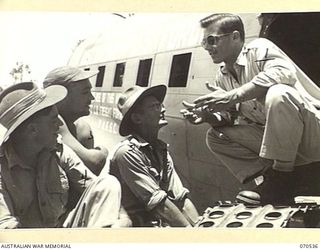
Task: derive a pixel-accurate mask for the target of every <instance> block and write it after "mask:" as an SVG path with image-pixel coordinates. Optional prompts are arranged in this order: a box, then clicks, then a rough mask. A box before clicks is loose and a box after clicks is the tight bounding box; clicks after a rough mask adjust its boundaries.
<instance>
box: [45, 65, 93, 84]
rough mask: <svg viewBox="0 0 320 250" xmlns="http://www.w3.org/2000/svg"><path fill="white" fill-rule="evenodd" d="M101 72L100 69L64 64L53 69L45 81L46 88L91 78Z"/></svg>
mask: <svg viewBox="0 0 320 250" xmlns="http://www.w3.org/2000/svg"><path fill="white" fill-rule="evenodd" d="M98 73H99V71H98V70H84V69H81V68H77V67H73V66H62V67H58V68H55V69H53V70H51V71H50V72H49V73H48V74H47V76H46V77H45V79H44V81H43V86H44V87H45V88H46V87H48V86H51V85H57V84H59V85H65V86H66V85H67V84H68V83H71V82H77V81H81V80H85V79H89V78H91V77H93V76H95V75H97V74H98Z"/></svg>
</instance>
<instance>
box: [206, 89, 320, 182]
mask: <svg viewBox="0 0 320 250" xmlns="http://www.w3.org/2000/svg"><path fill="white" fill-rule="evenodd" d="M264 106H265V114H266V124H265V125H259V124H254V123H252V124H247V125H234V126H225V127H217V128H211V129H209V130H208V132H207V136H206V143H207V146H208V148H209V149H210V151H211V152H212V153H213V154H214V155H215V156H216V157H217V158H218V159H219V160H220V161H221V162H222V163H223V164H224V165H225V166H226V167H227V168H228V169H229V170H230V171H231V173H232V174H233V175H234V176H235V177H236V178H237V179H238V180H239V181H240V182H241V183H245V182H246V181H247V180H251V179H252V176H255V175H257V174H258V173H259V172H261V171H263V170H264V169H265V168H267V167H270V166H272V167H273V168H274V169H275V170H278V171H284V172H292V171H293V170H294V168H296V167H297V166H302V165H306V164H309V163H311V162H316V161H320V147H319V138H320V112H319V111H318V110H317V109H316V108H315V107H314V106H313V105H312V104H311V102H309V101H308V100H307V99H306V98H304V97H303V96H301V95H300V94H299V92H298V91H297V90H296V89H295V88H293V87H291V86H288V85H285V84H277V85H273V86H272V87H270V88H269V90H268V92H267V94H266V97H265V103H264ZM275 161H281V162H286V164H282V165H281V164H274V162H275Z"/></svg>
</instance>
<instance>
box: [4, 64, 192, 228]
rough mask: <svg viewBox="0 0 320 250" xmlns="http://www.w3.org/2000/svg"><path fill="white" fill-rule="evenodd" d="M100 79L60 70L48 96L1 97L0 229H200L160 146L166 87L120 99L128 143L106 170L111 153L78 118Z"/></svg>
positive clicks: (37, 92) (25, 90) (47, 83)
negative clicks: (93, 82) (96, 144)
mask: <svg viewBox="0 0 320 250" xmlns="http://www.w3.org/2000/svg"><path fill="white" fill-rule="evenodd" d="M97 73H98V72H96V71H84V70H82V69H79V68H76V67H71V66H63V67H59V68H56V69H54V70H52V71H51V72H50V73H49V74H48V75H47V77H46V78H45V80H44V89H42V88H39V87H37V86H36V85H35V84H34V83H32V82H23V83H18V84H15V85H12V86H10V87H8V88H7V89H5V90H3V91H2V93H1V95H0V114H1V115H0V123H1V125H2V126H3V130H4V131H5V132H4V133H3V135H2V136H1V155H0V157H1V158H0V159H1V181H0V183H1V187H0V192H1V194H0V195H1V196H0V227H1V228H31V227H32V228H42V227H45V228H49V227H99V228H103V227H129V226H192V225H194V224H195V222H196V220H197V218H198V213H197V211H196V208H195V206H194V205H193V203H192V202H191V201H190V199H189V198H188V193H189V191H188V189H186V188H185V187H183V185H182V183H181V180H180V178H179V176H178V175H177V173H176V171H175V169H174V166H173V161H172V158H171V157H170V155H169V153H168V151H167V145H166V144H165V143H164V142H162V141H160V140H159V139H158V131H159V129H160V128H161V127H162V126H164V125H166V124H167V122H166V120H165V119H164V109H163V107H162V102H163V99H164V97H165V94H166V87H165V86H164V85H160V86H155V87H151V88H148V89H144V88H142V87H139V86H135V87H132V88H130V89H128V90H127V91H126V92H124V93H123V95H122V96H121V97H120V99H119V102H118V107H119V110H120V111H121V113H122V114H123V119H122V121H121V124H120V130H119V132H120V134H121V135H122V136H129V137H128V138H127V140H125V141H123V142H122V143H121V145H118V146H117V152H116V153H115V154H114V157H113V159H111V164H107V165H106V157H107V155H108V151H107V150H106V149H104V148H103V147H96V148H94V140H93V136H92V131H91V128H90V126H89V124H87V123H86V122H85V121H84V120H81V119H80V120H79V118H80V117H82V116H86V115H89V105H90V104H91V101H92V100H93V99H94V98H93V96H92V93H91V84H90V81H89V78H90V77H92V76H94V75H96V74H97ZM109 165H110V169H111V170H110V172H111V174H113V175H114V176H112V175H110V174H109V173H108V172H109V171H108V169H109ZM105 166H106V167H105ZM115 176H116V177H117V178H116V177H115ZM120 184H121V185H120Z"/></svg>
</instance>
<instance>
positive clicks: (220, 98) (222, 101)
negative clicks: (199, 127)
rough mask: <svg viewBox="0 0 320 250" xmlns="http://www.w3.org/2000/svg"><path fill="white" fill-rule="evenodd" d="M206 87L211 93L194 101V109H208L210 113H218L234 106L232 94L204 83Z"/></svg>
mask: <svg viewBox="0 0 320 250" xmlns="http://www.w3.org/2000/svg"><path fill="white" fill-rule="evenodd" d="M206 86H207V88H208V89H210V90H211V91H213V92H212V93H210V94H207V95H204V96H200V97H198V98H197V99H195V100H194V103H195V107H196V108H199V107H202V108H204V109H206V108H209V109H210V111H212V112H218V111H223V110H226V109H228V108H229V107H231V106H232V105H233V104H234V103H233V101H234V94H233V92H228V91H225V90H223V89H221V88H219V87H215V86H212V85H210V84H209V83H206Z"/></svg>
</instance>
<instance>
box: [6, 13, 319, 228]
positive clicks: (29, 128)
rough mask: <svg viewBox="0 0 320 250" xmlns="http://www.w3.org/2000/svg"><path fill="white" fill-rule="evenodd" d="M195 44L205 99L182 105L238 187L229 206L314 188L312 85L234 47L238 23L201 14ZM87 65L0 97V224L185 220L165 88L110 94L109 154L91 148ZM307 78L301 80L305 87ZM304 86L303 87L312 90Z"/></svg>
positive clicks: (283, 198) (265, 45) (185, 223)
mask: <svg viewBox="0 0 320 250" xmlns="http://www.w3.org/2000/svg"><path fill="white" fill-rule="evenodd" d="M200 23H201V26H202V28H203V29H204V39H203V42H202V46H203V47H204V49H205V50H207V51H208V53H209V55H210V56H211V58H212V61H213V63H216V64H221V67H220V69H219V71H218V73H217V79H216V81H215V84H214V86H212V85H207V87H208V88H209V90H210V91H211V93H210V94H207V95H204V96H201V97H199V98H197V99H196V100H194V102H193V103H191V104H190V103H187V102H184V103H183V104H184V105H185V107H186V109H184V110H182V111H181V113H182V114H183V116H184V117H185V118H186V119H187V120H188V121H189V122H191V123H192V124H194V125H198V124H201V123H203V122H207V123H209V124H210V125H211V129H210V130H209V131H208V133H207V138H206V140H207V145H208V147H209V149H210V151H211V152H212V153H213V154H214V155H215V156H216V158H217V159H218V160H220V161H221V162H222V163H223V164H224V165H225V166H226V168H228V169H229V170H230V172H231V173H232V174H233V175H234V176H235V177H236V178H237V179H238V180H239V181H240V182H241V183H247V182H249V181H253V180H254V181H255V182H256V183H257V187H256V188H255V189H254V190H252V191H241V192H240V193H239V194H238V195H237V199H238V201H240V202H245V203H249V204H262V205H263V204H268V203H271V204H279V203H287V204H290V203H292V202H293V198H294V196H295V195H319V193H320V184H319V183H320V182H319V181H318V174H319V167H318V166H317V165H312V164H311V165H310V163H312V162H317V161H319V160H320V158H319V157H320V156H319V155H320V154H319V153H320V152H319V150H320V147H319V146H318V136H317V135H319V134H320V112H319V110H318V109H317V108H319V107H320V105H319V102H317V100H316V99H315V98H312V96H310V95H306V92H305V90H303V85H306V84H311V83H310V82H309V81H310V79H308V78H307V77H306V76H304V75H302V76H301V75H300V76H299V77H298V74H299V72H297V68H296V66H295V65H294V63H293V62H292V61H291V60H290V59H289V58H288V57H287V56H286V55H285V54H284V53H283V52H282V51H281V50H280V49H279V48H278V47H277V46H276V45H275V44H273V43H272V42H270V41H268V40H266V39H260V38H258V39H256V40H254V41H252V42H251V43H249V44H248V45H246V46H245V45H244V36H245V34H244V28H243V23H242V21H241V19H240V18H239V17H238V16H237V15H233V14H214V15H210V16H208V17H206V18H204V19H203V20H201V21H200ZM97 73H98V72H97V71H84V70H82V69H79V68H76V67H71V66H63V67H59V68H56V69H54V70H52V71H51V72H49V74H48V75H47V76H46V78H45V80H44V83H43V87H44V89H42V88H39V87H37V86H36V85H35V84H34V83H32V82H23V83H18V84H15V85H12V86H10V87H8V88H7V89H4V90H2V92H1V93H0V124H1V126H2V131H3V134H2V135H0V140H1V141H0V145H1V147H0V167H1V175H0V228H27V227H37V228H40V227H46V228H47V227H99V228H103V227H129V226H180V227H190V226H193V225H195V223H196V222H197V220H198V217H199V215H198V212H197V210H196V208H195V206H194V205H193V203H192V202H191V200H190V198H189V197H188V194H189V190H188V189H186V188H185V187H184V186H183V184H182V182H181V180H180V178H179V176H178V175H177V172H176V170H175V168H174V163H173V160H172V158H171V156H170V153H169V151H168V148H167V144H166V143H164V142H163V141H161V140H159V139H158V132H159V130H160V129H161V128H162V127H163V126H165V125H166V124H167V121H166V120H165V116H164V113H165V108H164V106H163V105H162V103H163V101H164V98H165V95H166V90H167V88H166V86H165V85H157V86H153V87H150V88H142V87H139V86H134V87H131V88H129V89H127V90H126V91H125V92H123V93H122V95H121V96H120V97H119V99H118V102H117V105H118V109H119V111H120V112H121V114H122V116H123V117H122V120H121V123H120V126H119V134H120V135H121V136H125V137H126V139H125V140H124V141H122V142H121V143H119V144H118V145H116V146H115V148H114V149H113V150H112V154H110V155H109V156H108V161H107V160H106V158H107V155H108V151H107V150H106V149H105V148H104V147H94V138H93V135H92V131H91V128H90V125H89V124H88V123H86V122H85V121H84V120H83V119H79V118H80V117H83V116H87V115H89V106H90V103H91V101H92V100H93V99H94V97H93V95H92V93H91V84H90V81H89V78H90V77H92V76H95V75H96V74H97ZM311 85H312V84H311ZM311 85H310V86H311Z"/></svg>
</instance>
